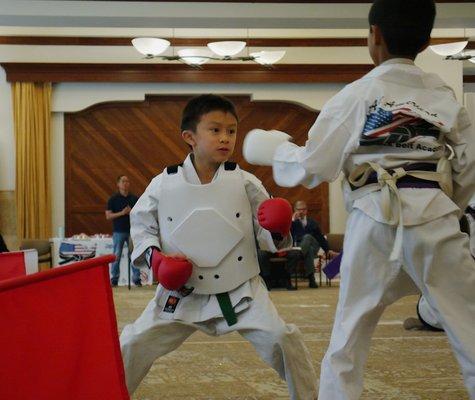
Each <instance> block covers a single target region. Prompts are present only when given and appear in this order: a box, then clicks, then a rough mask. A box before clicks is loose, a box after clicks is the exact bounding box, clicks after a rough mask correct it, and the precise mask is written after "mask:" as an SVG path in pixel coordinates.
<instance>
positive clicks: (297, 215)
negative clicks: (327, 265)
mask: <svg viewBox="0 0 475 400" xmlns="http://www.w3.org/2000/svg"><path fill="white" fill-rule="evenodd" d="M307 211H308V210H307V204H306V203H305V202H304V201H297V202H296V203H295V205H294V214H293V216H292V227H291V233H292V237H293V240H294V246H298V247H300V248H301V251H289V252H288V254H287V259H288V262H287V268H288V270H289V272H291V273H292V272H294V271H295V269H296V268H297V263H298V261H299V260H300V259H301V257H302V256H303V261H304V267H305V277H306V278H307V279H308V283H309V284H308V286H309V287H310V288H317V287H318V285H317V282H315V264H314V259H315V257H316V256H317V253H318V250H319V249H320V247H321V248H322V249H323V250H324V251H325V253H328V251H329V250H330V249H329V246H328V242H327V240H326V239H325V237H324V236H323V234H322V232H321V230H320V227H319V226H318V223H317V221H315V220H314V219H312V218H310V217H308V216H307Z"/></svg>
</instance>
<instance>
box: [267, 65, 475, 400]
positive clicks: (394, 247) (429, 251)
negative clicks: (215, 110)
mask: <svg viewBox="0 0 475 400" xmlns="http://www.w3.org/2000/svg"><path fill="white" fill-rule="evenodd" d="M425 121H427V122H428V123H427V122H425ZM446 144H448V145H450V147H448V146H446ZM450 149H452V150H450ZM449 150H450V151H449ZM450 152H452V153H453V154H452V156H453V158H452V159H451V160H450V162H449V164H448V165H449V167H451V169H452V179H451V181H452V182H453V194H452V196H451V198H449V196H447V195H446V194H445V193H444V192H443V191H442V190H440V189H438V188H401V189H399V190H397V189H396V188H395V186H394V184H393V183H394V181H392V182H391V179H392V178H391V176H389V175H388V174H386V173H384V171H382V170H380V171H379V173H380V174H379V177H380V178H381V183H380V184H378V183H375V184H371V185H366V186H363V187H361V188H360V189H358V190H355V191H352V188H350V185H349V183H348V178H349V177H352V180H353V182H355V181H356V180H355V179H354V178H356V177H355V176H354V171H355V170H356V169H357V168H361V165H364V163H367V162H373V163H376V164H377V165H376V166H375V168H376V169H378V168H380V167H382V168H383V169H385V170H390V169H397V168H398V167H405V168H408V167H407V165H408V164H410V163H433V165H434V166H435V165H437V162H438V161H439V160H440V159H442V158H444V157H446V156H447V155H448V154H449V153H450ZM474 162H475V136H474V132H473V130H472V129H471V126H470V122H469V118H468V116H467V112H466V111H465V109H463V107H461V106H460V105H459V104H458V103H457V102H456V100H455V96H454V94H453V92H452V91H451V89H450V88H448V87H447V86H446V85H445V84H444V82H442V81H441V80H440V78H438V77H437V76H436V75H432V74H427V73H424V72H423V71H422V70H420V69H419V68H418V67H416V66H415V65H414V63H413V62H412V61H411V60H407V59H393V60H389V61H387V62H385V63H383V64H381V65H380V66H378V67H376V68H374V69H373V70H372V71H371V72H370V73H368V74H367V75H366V76H364V77H363V78H362V79H360V80H358V81H356V82H354V83H352V84H350V85H348V86H347V87H346V88H345V89H343V90H342V91H341V92H340V93H339V94H337V95H336V96H335V97H334V98H332V99H331V100H330V101H329V102H328V103H327V104H326V105H325V107H324V108H323V110H322V111H321V113H320V115H319V116H318V118H317V120H316V122H315V124H314V125H313V127H312V128H311V130H310V132H309V134H308V141H307V142H306V144H305V146H303V147H299V146H297V145H295V144H293V143H290V142H285V143H283V144H281V145H280V146H278V147H277V150H276V151H275V153H274V158H273V174H274V179H275V180H276V182H277V183H279V184H280V185H282V186H295V185H298V184H303V185H305V186H307V187H310V188H311V187H315V186H317V185H318V184H320V183H322V182H324V181H333V180H335V179H336V178H337V177H338V175H339V174H340V172H341V171H343V173H344V175H345V178H346V179H345V180H344V195H345V200H346V203H347V207H348V210H349V212H350V215H349V218H348V222H347V227H346V233H345V243H344V256H343V260H342V264H341V286H340V294H339V302H338V307H337V310H336V316H335V322H334V327H333V332H332V336H331V341H330V345H329V348H328V351H327V353H326V355H325V357H324V359H323V362H322V368H321V377H320V392H319V397H318V398H319V400H347V399H348V400H353V399H358V398H359V397H360V395H361V392H362V390H363V368H364V364H365V362H366V358H367V355H368V350H369V344H370V341H371V336H372V334H373V331H374V329H375V327H376V324H377V322H378V320H379V318H380V316H381V314H382V313H383V311H384V309H385V307H386V306H388V305H389V304H391V303H393V302H394V301H396V300H397V299H399V298H400V297H402V296H405V295H407V294H411V293H416V289H417V288H418V289H419V291H420V292H422V293H423V295H424V296H425V298H426V299H427V301H428V302H429V304H430V305H431V306H432V308H434V309H436V310H437V311H438V312H439V314H440V320H441V323H442V326H443V328H444V330H445V331H446V333H447V336H448V339H449V341H450V344H451V345H452V348H453V351H454V353H455V355H456V357H457V360H458V362H459V363H460V366H461V369H462V373H463V376H464V381H465V385H466V387H467V389H468V391H469V393H470V396H471V399H475V290H474V288H475V264H474V261H473V259H472V257H471V255H470V251H469V243H468V240H467V236H466V235H464V234H462V233H461V232H460V229H459V222H458V219H459V217H460V216H461V214H462V212H463V210H464V209H465V207H466V206H467V204H468V201H469V199H470V197H471V195H472V194H473V193H474V191H475V164H474ZM366 165H368V164H366ZM378 165H379V167H378ZM439 165H440V164H439ZM373 166H374V165H373ZM408 169H409V168H408ZM416 169H417V168H416ZM369 171H371V169H370V170H369ZM393 173H394V174H399V175H404V171H402V170H396V171H393ZM352 174H353V175H352ZM444 176H447V175H444ZM385 179H387V180H385ZM449 182H450V180H449ZM443 183H445V186H447V182H443ZM447 192H448V193H450V185H449V187H447ZM398 199H400V202H398ZM399 207H400V208H399ZM398 210H401V215H400V214H399V213H398ZM390 256H391V257H390ZM390 258H391V259H390ZM414 284H415V285H414Z"/></svg>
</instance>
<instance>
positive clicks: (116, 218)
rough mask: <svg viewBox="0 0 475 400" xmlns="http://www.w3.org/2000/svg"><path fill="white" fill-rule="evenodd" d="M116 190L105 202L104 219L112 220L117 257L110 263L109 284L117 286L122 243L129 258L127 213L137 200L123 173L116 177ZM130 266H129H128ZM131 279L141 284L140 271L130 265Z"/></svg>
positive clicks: (128, 222)
mask: <svg viewBox="0 0 475 400" xmlns="http://www.w3.org/2000/svg"><path fill="white" fill-rule="evenodd" d="M117 188H118V190H119V191H118V192H117V193H116V194H114V195H113V196H112V197H111V198H110V199H109V201H108V202H107V210H106V219H108V220H112V224H113V233H112V240H113V243H114V254H115V256H116V257H117V259H116V260H115V262H114V263H113V264H112V270H111V285H112V286H117V284H118V282H119V274H120V268H119V265H120V258H121V257H122V249H123V247H124V243H128V249H129V259H130V253H131V244H130V242H129V239H130V217H129V213H130V210H132V207H133V206H134V205H135V203H136V202H137V200H138V197H137V196H135V195H134V194H132V193H130V192H129V188H130V181H129V178H127V176H125V175H121V176H119V177H118V178H117ZM129 267H130V266H129ZM132 280H133V282H134V284H135V285H136V286H142V283H141V282H140V271H139V270H138V269H137V268H135V267H134V266H132Z"/></svg>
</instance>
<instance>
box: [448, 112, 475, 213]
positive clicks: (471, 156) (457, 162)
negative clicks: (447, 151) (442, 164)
mask: <svg viewBox="0 0 475 400" xmlns="http://www.w3.org/2000/svg"><path fill="white" fill-rule="evenodd" d="M446 139H447V143H448V144H449V145H450V146H452V148H453V149H454V152H455V157H454V158H453V159H452V160H451V163H452V180H453V188H454V192H453V196H452V200H453V201H454V203H455V204H457V206H458V207H459V208H460V210H461V212H463V211H464V210H465V209H466V208H467V205H468V203H469V202H470V198H471V197H472V196H473V194H474V193H475V132H474V128H473V125H472V124H471V122H470V119H469V116H468V113H467V111H466V110H465V108H462V109H461V111H460V114H459V118H458V124H457V127H456V128H454V129H453V130H452V131H451V132H450V133H449V134H448V135H447V136H446Z"/></svg>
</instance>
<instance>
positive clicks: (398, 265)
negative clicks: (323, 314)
mask: <svg viewBox="0 0 475 400" xmlns="http://www.w3.org/2000/svg"><path fill="white" fill-rule="evenodd" d="M395 233H396V228H395V227H393V226H389V225H386V224H381V223H379V222H376V221H375V220H373V219H371V218H369V217H368V216H367V215H366V214H364V213H363V212H362V211H360V210H358V209H354V210H353V211H352V213H351V214H350V217H349V219H348V223H347V229H346V235H345V243H344V253H343V260H342V264H341V282H340V294H339V300H338V306H337V310H336V315H335V322H334V325H333V331H332V335H331V340H330V345H329V348H328V350H327V352H326V354H325V357H324V359H323V362H322V368H321V376H320V392H319V397H318V399H319V400H356V399H358V398H359V397H360V395H361V392H362V391H363V368H364V365H365V362H366V359H367V356H368V351H369V345H370V341H371V336H372V335H373V332H374V329H375V327H376V325H377V323H378V320H379V318H380V317H381V315H382V313H383V311H384V309H385V308H386V307H387V306H388V305H390V304H391V303H393V302H394V301H396V300H397V299H399V298H401V297H403V296H405V295H408V294H413V293H414V294H415V293H417V291H418V290H417V288H418V289H419V291H420V292H421V293H422V294H423V296H424V297H425V299H426V300H427V302H428V303H429V304H430V306H431V307H432V308H433V309H434V310H436V312H437V313H438V315H437V318H438V319H439V321H440V322H441V325H442V327H443V329H444V330H445V332H446V333H447V337H448V340H449V342H450V344H451V346H452V349H453V351H454V353H455V356H456V358H457V361H458V362H459V365H460V367H461V370H462V374H463V378H464V381H465V386H466V387H467V389H468V392H469V394H470V398H471V399H472V400H475V290H474V288H475V262H474V260H473V258H472V257H471V255H470V252H469V247H468V244H469V242H468V237H467V235H465V234H463V233H461V232H460V228H459V223H458V219H457V216H456V214H455V213H452V214H449V215H447V216H444V217H441V218H438V219H436V220H433V221H430V222H427V223H425V224H422V225H418V226H407V227H405V228H404V235H403V250H402V255H401V261H400V262H390V261H389V254H390V253H391V249H392V247H393V244H394V240H395Z"/></svg>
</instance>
